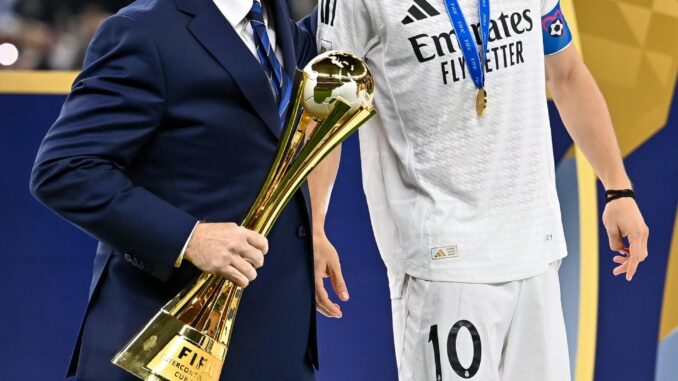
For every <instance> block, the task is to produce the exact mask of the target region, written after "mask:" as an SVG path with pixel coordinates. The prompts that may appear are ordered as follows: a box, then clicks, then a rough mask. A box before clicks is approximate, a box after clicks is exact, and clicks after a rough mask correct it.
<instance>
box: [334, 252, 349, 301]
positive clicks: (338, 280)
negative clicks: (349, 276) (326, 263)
mask: <svg viewBox="0 0 678 381" xmlns="http://www.w3.org/2000/svg"><path fill="white" fill-rule="evenodd" d="M329 273H330V280H331V281H332V288H333V289H334V293H335V294H336V295H337V296H338V297H339V299H341V301H343V302H346V301H348V299H349V297H350V296H349V295H348V287H347V286H346V281H345V280H344V275H343V274H342V273H341V264H340V263H339V262H337V263H336V264H334V265H330V268H329Z"/></svg>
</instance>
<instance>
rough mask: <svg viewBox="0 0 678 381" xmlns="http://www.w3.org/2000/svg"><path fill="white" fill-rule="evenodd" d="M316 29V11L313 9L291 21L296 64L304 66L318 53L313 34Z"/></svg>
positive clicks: (300, 66)
mask: <svg viewBox="0 0 678 381" xmlns="http://www.w3.org/2000/svg"><path fill="white" fill-rule="evenodd" d="M317 30H318V11H317V9H313V11H312V12H311V14H310V15H308V16H306V17H305V18H304V19H302V20H301V21H299V22H298V23H296V24H295V23H292V31H293V38H294V42H295V44H294V46H295V47H296V54H297V66H298V67H299V68H302V69H303V68H304V66H306V64H307V63H308V62H309V61H310V60H312V59H313V58H315V56H317V55H318V49H317V46H316V38H315V35H316V33H317Z"/></svg>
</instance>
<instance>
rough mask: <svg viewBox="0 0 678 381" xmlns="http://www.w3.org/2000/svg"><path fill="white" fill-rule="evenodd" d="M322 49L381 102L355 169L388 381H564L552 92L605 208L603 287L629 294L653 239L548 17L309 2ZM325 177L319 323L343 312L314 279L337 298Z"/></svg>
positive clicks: (544, 9)
mask: <svg viewBox="0 0 678 381" xmlns="http://www.w3.org/2000/svg"><path fill="white" fill-rule="evenodd" d="M318 46H319V47H320V48H321V49H322V50H334V49H339V50H345V51H349V52H353V53H354V54H356V55H358V56H359V57H361V58H363V59H365V60H366V62H367V63H368V65H369V66H370V67H371V69H372V72H373V75H374V80H375V83H376V85H377V92H376V95H375V105H376V108H377V110H378V112H379V113H378V118H376V119H377V120H376V122H375V123H373V124H372V125H369V126H366V127H364V128H362V129H361V130H360V152H361V160H362V175H363V186H364V190H365V193H366V196H367V202H368V206H369V211H370V216H371V221H372V227H373V229H374V233H375V236H376V240H377V243H378V246H379V251H380V253H381V256H382V258H383V260H384V262H385V264H386V266H387V269H388V276H389V281H390V290H391V297H392V308H393V328H394V336H395V348H396V357H397V363H398V372H399V376H400V379H401V380H406V381H410V380H411V381H423V380H437V381H440V380H459V379H477V380H502V381H530V380H534V381H544V380H548V381H561V380H562V381H565V380H570V379H571V378H570V370H569V361H568V350H567V340H566V334H565V324H564V320H563V313H562V307H561V301H560V289H559V280H558V268H559V265H560V261H561V260H562V259H563V258H564V257H565V256H566V247H565V239H564V235H563V227H562V223H561V216H560V210H559V202H558V196H557V194H556V185H555V175H554V160H553V148H552V143H551V133H550V123H549V115H548V110H547V98H546V93H545V88H546V87H547V85H548V89H549V90H550V92H551V94H552V96H553V99H554V101H555V104H556V105H557V107H558V110H559V112H560V114H561V116H562V119H563V121H564V123H565V125H566V127H567V130H568V132H569V133H570V135H571V136H572V138H573V139H574V141H575V143H576V144H577V146H578V147H579V148H581V150H582V151H583V152H584V154H585V155H586V157H587V158H588V159H589V161H590V162H591V164H592V165H593V167H594V169H595V171H596V173H597V175H598V176H599V178H600V180H601V181H602V183H603V185H604V186H605V189H606V190H607V201H608V202H607V204H606V206H605V211H604V213H603V222H604V224H605V228H606V229H607V233H608V235H609V241H610V248H611V249H612V250H613V251H615V252H618V255H616V256H614V258H613V261H614V262H615V263H617V264H618V266H617V267H616V268H615V269H614V275H620V274H625V277H626V279H627V280H629V281H630V280H631V279H632V278H633V277H634V275H635V273H636V270H637V267H638V265H639V264H640V263H641V262H642V261H643V260H645V258H646V257H647V239H648V228H647V226H646V224H645V222H644V221H643V217H642V215H641V213H640V211H639V209H638V206H637V205H636V203H635V200H634V197H633V196H634V194H633V190H632V185H631V181H630V180H629V177H628V176H627V174H626V171H625V169H624V164H623V161H622V157H621V154H620V150H619V147H618V144H617V141H616V138H615V134H614V129H613V126H612V121H611V119H610V115H609V113H608V109H607V106H606V103H605V100H604V98H603V95H602V94H601V92H600V90H599V89H598V87H597V85H596V83H595V81H594V79H593V77H592V76H591V74H590V72H589V70H588V69H587V68H586V66H585V64H584V62H583V61H582V58H581V56H580V55H579V54H578V52H577V50H576V49H575V47H574V46H573V44H572V34H571V32H570V30H569V28H568V25H567V22H566V19H565V17H564V15H563V13H562V11H561V8H560V4H559V1H558V0H501V1H497V0H402V1H394V0H390V1H389V0H322V1H320V4H319V31H318ZM328 163H332V164H333V165H335V166H336V164H337V163H338V156H337V155H334V156H333V161H330V162H328ZM332 164H327V165H332ZM335 174H336V167H335V169H334V170H332V169H328V167H327V166H326V167H325V169H324V172H323V171H319V172H318V173H316V174H315V177H314V178H312V179H311V182H310V185H311V188H312V189H311V190H312V193H313V194H314V196H313V199H314V213H315V212H317V213H315V215H314V218H315V219H316V220H315V228H314V229H315V230H316V231H315V232H314V234H315V237H316V241H315V246H316V255H317V256H318V257H317V258H316V277H317V279H316V287H317V291H316V292H317V293H316V298H317V302H318V309H319V310H320V311H321V312H323V313H325V314H326V315H329V316H340V315H341V311H340V308H339V306H338V305H336V304H335V303H333V302H332V301H331V300H330V299H329V297H328V294H327V292H326V291H325V289H324V287H323V285H322V278H323V277H324V276H328V275H330V276H332V278H333V280H334V281H335V282H334V283H335V289H336V290H337V291H338V295H339V296H340V298H341V299H342V300H346V299H347V297H348V294H347V290H346V288H345V284H344V282H343V279H342V278H341V272H340V270H339V269H338V268H339V267H338V259H337V256H336V252H335V251H334V250H333V248H332V246H331V244H330V243H329V242H328V241H327V239H326V238H325V236H324V232H323V231H322V229H323V228H322V226H323V222H324V221H323V219H324V208H325V207H326V202H325V198H324V197H322V195H323V194H324V192H327V191H329V189H330V188H331V183H332V181H333V178H334V176H335ZM624 238H626V239H627V240H628V244H626V243H625V241H624ZM326 253H330V254H326Z"/></svg>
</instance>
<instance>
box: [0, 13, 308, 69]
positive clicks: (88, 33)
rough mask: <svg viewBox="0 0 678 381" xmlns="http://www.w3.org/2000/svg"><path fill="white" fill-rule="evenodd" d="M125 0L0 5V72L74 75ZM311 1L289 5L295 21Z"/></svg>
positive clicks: (303, 14) (302, 14)
mask: <svg viewBox="0 0 678 381" xmlns="http://www.w3.org/2000/svg"><path fill="white" fill-rule="evenodd" d="M129 3H131V1H129V0H98V1H92V0H59V1H48V0H0V70H2V69H3V68H4V69H15V70H79V69H80V68H81V66H82V61H83V59H84V57H85V49H87V44H88V43H89V40H90V39H91V38H92V36H93V35H94V32H96V30H97V28H98V27H99V25H100V24H101V23H102V22H103V21H104V20H105V19H106V17H108V16H110V15H111V14H113V13H115V12H116V11H117V10H118V9H120V8H122V7H124V6H125V5H127V4H129ZM315 3H316V2H314V1H313V0H294V1H291V0H290V1H289V5H290V10H291V11H292V15H293V16H294V17H296V18H301V17H302V16H305V15H307V14H308V13H309V12H310V11H311V9H313V7H314V5H315Z"/></svg>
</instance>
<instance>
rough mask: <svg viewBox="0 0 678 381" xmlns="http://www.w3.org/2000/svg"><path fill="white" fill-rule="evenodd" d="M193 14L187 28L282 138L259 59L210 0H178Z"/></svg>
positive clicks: (272, 130) (178, 3)
mask: <svg viewBox="0 0 678 381" xmlns="http://www.w3.org/2000/svg"><path fill="white" fill-rule="evenodd" d="M176 4H177V7H178V8H179V9H180V10H182V11H184V12H186V13H189V14H192V15H193V16H194V18H193V20H192V21H191V22H190V23H189V24H188V28H189V30H190V31H191V33H192V34H193V36H194V37H195V38H196V39H197V40H198V41H199V42H200V44H201V45H202V46H203V47H204V48H205V49H206V50H207V51H208V52H210V54H211V55H212V56H213V57H214V58H215V59H216V60H217V61H218V62H219V63H220V64H221V66H223V67H224V69H226V70H227V71H228V72H229V73H230V74H231V77H232V78H233V80H234V81H235V82H236V83H237V85H238V87H239V88H240V90H241V91H242V93H243V94H244V95H245V98H247V100H248V101H249V103H250V104H251V105H252V107H253V108H254V110H255V111H256V113H257V114H258V115H259V117H260V118H261V120H262V121H263V122H264V124H266V126H267V127H268V128H269V130H271V132H272V133H273V134H274V135H275V136H276V138H280V133H281V131H280V117H279V116H278V110H277V105H276V102H275V101H274V97H273V93H272V91H271V85H270V82H269V80H268V78H267V77H266V74H265V73H264V71H263V70H262V69H261V65H260V64H259V61H258V60H257V59H256V58H255V57H254V55H253V54H252V52H251V51H250V50H249V49H248V48H247V46H246V45H245V44H244V43H243V41H242V39H241V38H240V36H238V34H237V33H236V32H235V30H233V27H232V26H231V24H229V23H228V21H227V20H226V19H225V18H224V16H223V15H222V14H221V11H219V8H217V6H216V5H215V4H214V3H213V2H212V1H211V0H176Z"/></svg>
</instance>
